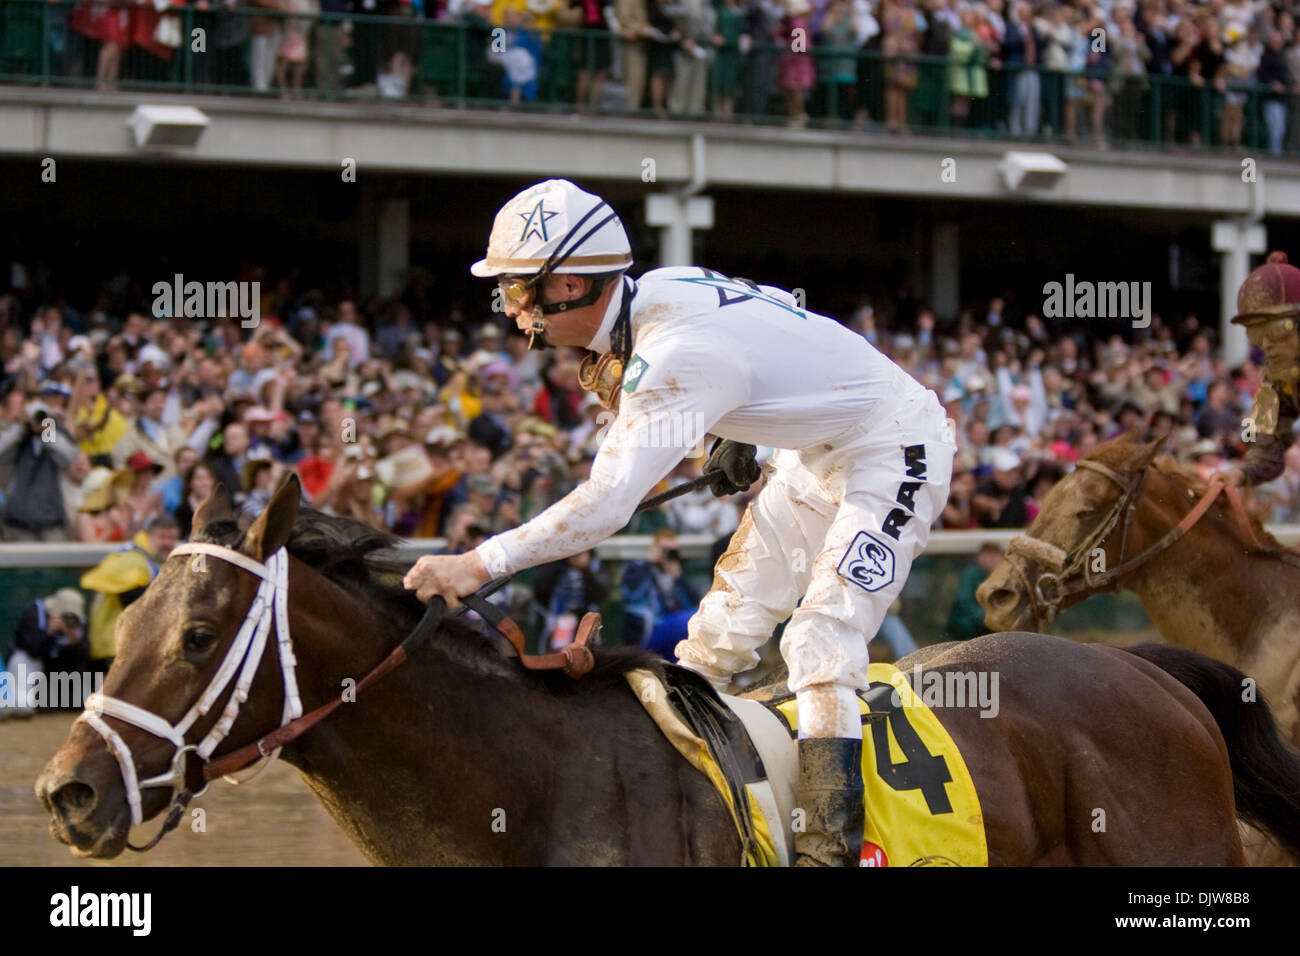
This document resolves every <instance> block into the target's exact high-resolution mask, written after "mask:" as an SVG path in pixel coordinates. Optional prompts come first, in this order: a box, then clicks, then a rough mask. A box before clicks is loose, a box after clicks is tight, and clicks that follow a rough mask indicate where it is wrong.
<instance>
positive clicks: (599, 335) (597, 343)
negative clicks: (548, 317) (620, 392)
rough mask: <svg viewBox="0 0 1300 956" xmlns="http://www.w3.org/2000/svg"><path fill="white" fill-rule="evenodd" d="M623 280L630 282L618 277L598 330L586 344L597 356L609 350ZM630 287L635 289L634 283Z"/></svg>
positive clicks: (620, 302) (621, 298)
mask: <svg viewBox="0 0 1300 956" xmlns="http://www.w3.org/2000/svg"><path fill="white" fill-rule="evenodd" d="M624 279H627V281H628V282H632V280H631V279H630V278H628V277H627V276H619V278H618V285H617V286H616V287H615V288H614V294H613V295H611V296H610V297H609V305H607V306H606V307H605V317H604V318H603V319H601V321H600V328H598V329H597V330H596V334H595V335H594V336H592V339H591V341H590V342H588V343H587V348H589V349H591V351H593V352H595V353H596V354H597V355H603V354H604V353H606V352H608V351H609V349H610V341H609V337H610V334H611V333H612V332H613V331H614V322H615V320H617V319H618V312H619V309H621V308H622V307H623V291H624V287H625V285H626V283H624V281H623V280H624ZM632 287H633V288H636V283H632Z"/></svg>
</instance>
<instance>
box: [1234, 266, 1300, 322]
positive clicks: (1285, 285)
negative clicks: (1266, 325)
mask: <svg viewBox="0 0 1300 956" xmlns="http://www.w3.org/2000/svg"><path fill="white" fill-rule="evenodd" d="M1296 315H1300V269H1297V268H1296V267H1295V266H1293V265H1291V264H1290V263H1289V262H1287V258H1286V253H1285V252H1270V253H1269V254H1268V259H1266V260H1265V262H1264V264H1263V265H1262V266H1260V267H1259V268H1258V269H1256V270H1255V271H1254V272H1252V273H1251V274H1250V275H1248V276H1246V281H1245V282H1243V283H1242V284H1241V288H1240V289H1238V290H1237V314H1236V315H1234V316H1233V317H1232V321H1233V322H1234V323H1236V324H1237V325H1245V326H1251V325H1255V324H1257V323H1262V322H1272V321H1274V320H1276V319H1279V318H1282V317H1284V316H1296Z"/></svg>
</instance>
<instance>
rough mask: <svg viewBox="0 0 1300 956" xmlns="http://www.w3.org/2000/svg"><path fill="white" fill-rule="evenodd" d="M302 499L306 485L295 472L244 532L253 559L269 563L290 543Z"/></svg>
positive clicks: (245, 541) (246, 547) (287, 478)
mask: <svg viewBox="0 0 1300 956" xmlns="http://www.w3.org/2000/svg"><path fill="white" fill-rule="evenodd" d="M301 500H302V486H301V485H299V484H298V476H297V475H295V474H294V473H293V472H290V473H289V475H288V476H287V477H286V478H285V479H284V481H282V482H280V487H279V488H277V489H276V490H275V494H273V495H272V496H271V500H270V501H269V502H268V503H267V505H266V508H265V509H263V511H262V513H261V514H260V515H258V516H257V518H256V519H254V521H253V523H252V524H251V525H249V526H248V531H246V532H245V533H244V550H245V551H247V552H248V555H249V557H251V558H253V559H254V560H257V561H265V560H266V559H267V558H268V557H270V556H271V555H273V554H275V552H277V551H279V550H280V549H281V548H283V547H284V546H285V545H286V544H288V543H289V536H290V535H292V534H293V524H294V522H295V521H297V520H298V502H299V501H301Z"/></svg>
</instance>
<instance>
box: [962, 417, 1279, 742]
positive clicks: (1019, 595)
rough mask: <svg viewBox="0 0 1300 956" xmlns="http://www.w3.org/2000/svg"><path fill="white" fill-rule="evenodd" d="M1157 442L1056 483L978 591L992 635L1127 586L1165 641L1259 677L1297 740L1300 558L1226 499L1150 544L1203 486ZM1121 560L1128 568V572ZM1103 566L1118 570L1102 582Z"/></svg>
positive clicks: (1030, 626)
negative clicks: (1066, 574) (1175, 535)
mask: <svg viewBox="0 0 1300 956" xmlns="http://www.w3.org/2000/svg"><path fill="white" fill-rule="evenodd" d="M1160 446H1161V443H1160V442H1159V441H1156V442H1153V443H1150V444H1142V443H1140V442H1138V441H1136V440H1135V439H1134V437H1133V436H1131V435H1125V436H1121V437H1120V438H1116V439H1114V440H1112V441H1109V442H1106V443H1105V444H1103V445H1100V446H1099V447H1098V448H1097V449H1096V451H1094V452H1093V454H1092V455H1090V456H1088V458H1087V459H1085V461H1084V463H1082V467H1080V468H1078V469H1076V470H1075V471H1074V472H1072V473H1071V474H1069V475H1068V476H1066V477H1065V478H1064V479H1063V480H1062V481H1060V482H1059V483H1057V485H1056V487H1054V488H1053V489H1052V491H1051V492H1050V493H1049V494H1048V496H1047V498H1046V499H1045V500H1044V501H1043V507H1042V511H1041V512H1040V514H1039V515H1038V518H1037V519H1036V520H1035V521H1034V523H1033V524H1032V525H1030V526H1029V529H1028V530H1027V532H1026V536H1025V537H1026V538H1027V539H1028V540H1027V541H1026V540H1024V539H1018V540H1017V541H1016V542H1015V543H1013V544H1012V546H1011V548H1010V553H1009V554H1008V555H1007V556H1006V557H1005V558H1004V559H1003V560H1002V563H1001V564H1000V565H999V566H998V567H997V568H995V569H994V571H993V573H992V574H991V575H989V578H988V580H986V581H985V582H984V583H983V584H982V585H981V586H980V588H979V591H978V592H977V597H978V599H979V602H980V604H981V605H983V607H984V611H985V618H984V620H985V622H986V624H987V625H988V627H989V628H990V629H992V630H999V631H1001V630H1007V631H1009V630H1041V629H1043V628H1045V627H1046V626H1047V625H1048V624H1049V623H1050V618H1051V617H1052V616H1053V615H1054V614H1055V613H1056V611H1059V610H1064V609H1065V608H1068V607H1071V606H1073V605H1074V604H1077V603H1078V602H1080V601H1082V600H1084V599H1085V598H1087V597H1089V596H1090V595H1092V594H1096V593H1098V592H1099V591H1102V590H1114V589H1116V588H1126V589H1128V590H1130V591H1132V592H1133V593H1135V594H1136V595H1137V596H1138V598H1139V599H1141V601H1142V606H1143V607H1144V608H1145V609H1146V612H1147V614H1148V615H1149V616H1150V618H1151V621H1152V623H1153V624H1154V625H1155V626H1156V629H1157V630H1158V631H1159V632H1160V635H1161V636H1162V637H1163V638H1164V639H1165V640H1166V641H1168V642H1169V643H1171V644H1176V645H1178V646H1179V647H1186V648H1190V649H1191V650H1195V651H1200V652H1201V653H1203V654H1208V655H1210V656H1211V657H1214V658H1216V659H1218V660H1221V661H1223V662H1224V663H1227V664H1231V665H1232V666H1234V667H1237V668H1239V669H1241V670H1243V671H1245V672H1246V673H1247V674H1248V675H1250V676H1251V677H1252V678H1254V679H1255V680H1256V681H1258V684H1259V688H1260V690H1262V691H1263V693H1264V696H1265V697H1267V699H1268V700H1269V701H1270V702H1271V703H1272V705H1273V707H1274V711H1275V714H1276V718H1277V722H1278V724H1279V726H1280V727H1281V729H1282V732H1283V734H1284V735H1285V736H1286V737H1287V738H1288V739H1289V740H1290V741H1291V743H1292V744H1293V745H1297V746H1300V641H1297V640H1296V634H1297V633H1300V558H1298V557H1297V555H1295V554H1294V553H1292V552H1288V551H1286V550H1285V549H1283V548H1282V546H1281V545H1279V544H1278V542H1277V541H1276V540H1275V539H1274V538H1273V537H1272V536H1271V535H1269V534H1268V533H1267V532H1266V531H1265V530H1264V529H1263V528H1262V527H1261V526H1260V525H1259V523H1258V522H1257V521H1255V520H1254V519H1253V518H1252V519H1250V524H1251V528H1250V530H1249V531H1247V530H1246V528H1244V527H1243V524H1242V519H1241V516H1239V515H1238V514H1237V513H1236V512H1235V511H1234V510H1233V509H1232V508H1231V507H1230V506H1229V504H1228V501H1227V500H1226V498H1225V497H1223V496H1220V497H1219V498H1218V499H1216V500H1215V501H1214V503H1213V505H1211V506H1210V508H1209V510H1207V511H1206V512H1205V514H1204V516H1203V517H1201V518H1200V519H1199V520H1198V521H1196V522H1195V524H1193V525H1192V526H1191V527H1190V529H1189V530H1188V531H1187V532H1186V534H1184V535H1183V536H1182V537H1181V538H1179V539H1178V540H1176V541H1174V542H1173V543H1172V544H1170V545H1168V546H1167V547H1165V548H1163V549H1160V550H1157V549H1156V547H1155V546H1156V545H1157V544H1158V543H1159V542H1161V540H1162V539H1163V538H1165V536H1166V535H1168V534H1169V532H1170V530H1171V529H1173V528H1175V527H1176V526H1177V525H1178V524H1179V523H1180V522H1181V521H1183V519H1184V518H1186V517H1187V515H1188V512H1190V511H1191V510H1192V509H1193V507H1194V506H1195V505H1196V504H1197V503H1198V501H1199V499H1200V498H1201V497H1202V496H1203V495H1204V494H1205V492H1206V486H1205V484H1204V482H1202V481H1201V480H1200V479H1199V478H1197V476H1196V475H1195V474H1194V473H1192V472H1190V471H1188V470H1187V469H1184V468H1181V467H1179V466H1178V465H1177V464H1175V463H1174V462H1173V461H1171V460H1170V459H1168V458H1160V459H1156V458H1155V456H1156V454H1157V452H1158V451H1159V450H1160ZM1098 532H1104V533H1102V534H1100V535H1099V534H1098ZM1252 533H1253V536H1254V537H1255V539H1257V540H1258V541H1259V542H1260V543H1262V544H1263V545H1264V547H1263V548H1258V547H1256V546H1255V544H1254V543H1253V542H1252V541H1251V540H1250V537H1251V535H1252ZM1043 545H1046V547H1043ZM1098 548H1100V549H1101V554H1097V553H1096V549H1098ZM1148 550H1150V556H1149V557H1148V558H1146V559H1145V560H1137V559H1139V558H1140V557H1141V556H1142V555H1143V554H1144V553H1145V552H1147V551H1148ZM1061 556H1064V557H1061ZM1054 558H1055V560H1053V559H1054ZM1125 562H1133V566H1132V567H1131V568H1129V569H1128V570H1123V565H1124V564H1125ZM1062 564H1064V565H1067V566H1068V565H1073V564H1078V566H1079V567H1078V573H1076V574H1074V575H1072V576H1070V579H1069V580H1065V579H1063V575H1062V574H1061V573H1060V572H1061V566H1060V565H1062ZM1105 569H1110V570H1111V573H1112V575H1113V576H1112V577H1110V578H1108V579H1106V580H1104V581H1100V582H1099V579H1100V578H1101V577H1102V575H1103V574H1104V572H1105ZM1117 570H1118V571H1119V572H1120V573H1118V574H1116V573H1115V572H1116V571H1117ZM1085 571H1086V572H1089V573H1087V574H1085ZM1045 579H1046V580H1045ZM1044 584H1046V585H1047V587H1046V588H1044V587H1043V585H1044Z"/></svg>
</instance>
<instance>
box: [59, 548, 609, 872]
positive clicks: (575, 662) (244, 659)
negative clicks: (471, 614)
mask: <svg viewBox="0 0 1300 956" xmlns="http://www.w3.org/2000/svg"><path fill="white" fill-rule="evenodd" d="M184 554H195V555H201V556H211V557H214V558H218V559H220V560H222V561H225V562H227V563H229V564H231V565H234V566H235V567H238V568H241V569H242V570H244V571H247V572H249V573H250V574H254V575H257V576H258V577H259V578H261V582H260V583H259V585H258V589H257V594H256V595H255V596H254V598H253V603H252V604H251V605H250V606H249V609H248V613H247V614H246V615H245V616H244V623H243V625H242V626H241V627H240V629H239V631H238V633H237V634H236V635H235V639H234V640H233V641H232V642H231V645H230V649H229V650H228V651H227V652H226V656H225V658H224V659H223V660H222V662H221V664H220V666H219V667H218V668H217V671H216V673H215V674H214V675H213V676H212V680H211V681H209V683H208V686H207V688H206V689H205V690H204V692H203V693H202V694H201V695H200V696H199V699H198V700H197V701H196V702H195V703H194V704H193V705H192V706H191V707H190V709H189V710H188V711H187V712H186V714H185V716H184V717H183V718H181V720H180V721H179V722H178V723H176V724H170V723H168V722H167V720H166V719H165V718H163V717H160V716H158V715H157V714H155V713H153V712H152V711H148V710H145V709H144V708H143V707H138V706H136V705H135V704H131V703H128V702H127V701H124V700H121V699H119V698H116V697H109V696H107V695H104V694H100V693H96V694H92V695H91V696H90V697H89V698H87V700H86V707H85V710H84V711H83V712H82V713H81V714H80V716H78V718H77V720H83V721H85V722H86V723H87V724H89V725H90V727H91V728H93V729H94V730H95V731H96V732H97V733H98V734H99V735H100V736H101V737H103V738H104V741H105V743H106V744H108V747H109V749H110V750H111V751H112V753H113V756H114V757H115V758H116V759H117V763H118V767H119V769H120V771H121V774H122V782H123V784H124V786H125V789H126V795H127V803H128V805H129V806H130V808H131V823H132V825H133V826H138V825H139V824H140V823H141V822H142V819H143V817H142V811H141V804H142V799H141V791H143V790H147V789H152V788H157V787H169V788H171V790H172V800H171V804H170V805H169V806H168V808H167V815H166V817H165V819H164V821H163V825H162V828H161V829H160V830H159V831H158V833H157V835H155V836H154V838H153V839H152V840H150V841H149V842H148V843H146V844H145V845H144V846H135V845H134V844H132V843H129V842H128V843H127V847H128V848H129V849H131V850H134V851H135V852H137V853H143V852H145V851H146V850H150V849H152V848H153V847H155V846H157V845H158V842H159V841H160V840H162V838H163V837H164V836H166V835H167V833H169V832H170V831H171V830H173V829H175V828H176V826H177V825H178V824H179V823H180V821H181V816H182V815H183V814H184V812H185V808H186V806H188V804H189V802H190V801H191V800H192V799H193V798H194V797H196V796H200V795H202V794H203V793H204V792H205V791H206V790H207V788H208V783H210V782H211V781H213V780H215V779H217V778H218V777H223V778H225V779H226V780H228V781H230V782H231V783H246V782H248V781H250V780H252V779H253V777H256V776H258V775H260V774H261V773H262V772H263V771H264V770H265V769H266V768H267V767H269V766H270V765H271V763H272V762H274V760H275V759H276V757H278V756H279V754H280V750H281V748H283V747H284V746H285V744H288V743H291V742H293V741H294V740H297V739H298V738H299V737H301V736H302V735H303V734H305V733H306V732H307V731H308V730H310V729H311V728H312V727H314V726H316V725H317V724H319V723H320V722H321V721H323V720H324V719H325V718H326V717H328V716H329V715H330V714H332V713H333V712H334V711H335V710H336V709H337V708H338V707H339V705H340V704H342V703H343V702H344V698H343V697H342V695H340V696H338V697H336V698H335V699H334V700H331V701H329V702H328V703H326V704H322V705H321V706H320V707H317V708H315V709H314V710H312V711H310V712H308V713H306V714H304V713H303V710H302V701H301V698H300V697H299V695H298V683H297V677H296V673H295V666H296V664H297V659H296V658H295V657H294V654H293V643H292V640H291V637H290V634H289V614H288V595H289V578H288V570H289V553H288V551H287V550H285V549H284V548H280V549H279V550H277V551H276V552H275V553H274V554H272V555H271V556H270V557H269V558H268V559H267V560H266V562H265V563H262V562H260V561H255V560H253V559H252V558H250V557H248V556H247V555H244V554H240V553H239V552H238V551H236V550H234V549H233V548H228V547H225V546H224V545H219V544H211V543H207V542H191V543H188V544H182V545H178V546H177V547H176V548H174V549H173V550H172V552H171V554H170V555H168V558H169V559H170V558H171V557H173V556H176V555H184ZM509 581H510V577H503V578H498V579H497V580H495V581H491V582H489V583H488V584H486V585H484V586H483V587H482V588H480V589H479V590H478V591H477V592H476V593H475V594H472V595H468V596H466V597H464V598H462V604H461V606H460V607H459V608H457V609H456V610H455V611H453V612H451V614H450V615H448V613H447V607H446V605H445V604H444V603H443V602H442V601H430V602H429V605H428V607H427V608H426V609H425V611H424V614H423V615H422V616H421V618H420V620H419V622H418V623H417V624H416V625H415V627H414V628H412V630H411V632H410V633H409V634H408V635H407V636H406V638H405V639H404V640H403V641H402V643H401V644H399V645H398V646H397V647H395V648H393V650H392V651H391V652H390V653H389V654H388V656H387V657H385V658H384V659H383V660H382V661H380V662H379V663H378V664H377V665H376V666H375V667H374V668H373V669H372V670H371V671H370V672H369V673H368V674H366V675H365V677H363V678H361V680H360V681H359V682H358V683H357V685H356V691H357V692H358V693H359V692H360V691H362V690H364V689H366V688H367V687H369V686H371V685H372V684H374V683H376V682H377V681H379V680H380V679H382V678H383V677H385V676H387V675H388V674H389V673H391V672H392V671H394V670H395V669H396V668H397V667H398V666H399V665H400V664H401V663H402V662H403V661H405V660H406V659H407V657H408V656H409V655H410V653H411V652H412V651H413V650H414V649H415V647H416V646H417V645H419V644H420V642H422V641H424V640H426V639H427V638H429V637H431V636H432V635H433V633H434V632H435V631H436V630H437V629H438V625H439V624H441V623H442V621H443V619H444V618H446V617H448V616H451V617H456V616H459V615H462V614H464V613H465V612H466V611H467V610H474V611H476V612H477V613H479V614H480V615H481V616H482V617H483V618H484V619H485V620H487V621H488V622H489V623H490V624H491V625H492V626H493V627H494V628H496V630H497V631H498V632H499V633H500V634H502V635H503V636H504V637H505V638H506V640H507V641H508V642H509V644H510V647H511V648H512V650H513V652H514V653H515V654H516V655H517V656H518V657H519V660H520V663H521V664H522V665H523V666H524V667H526V668H528V669H529V670H562V671H564V673H565V674H567V675H568V676H570V677H574V678H577V677H581V676H582V675H583V674H586V673H587V672H588V671H590V670H591V669H592V667H593V666H594V665H595V659H594V657H593V655H592V652H591V649H590V648H589V647H588V646H587V645H588V643H589V642H590V641H591V639H592V638H593V637H595V636H596V635H597V634H598V633H599V630H600V615H599V614H597V613H594V612H593V613H590V614H587V615H586V616H584V617H583V619H582V622H581V623H580V625H579V627H578V632H577V635H576V636H575V638H574V640H573V642H572V643H571V644H569V645H567V646H565V647H564V648H563V649H562V650H561V651H558V652H556V653H553V654H526V653H524V635H523V632H522V631H521V630H520V629H519V626H518V625H517V624H515V623H514V621H512V620H510V618H508V617H507V616H506V615H505V613H504V612H502V611H500V610H498V609H497V608H494V607H493V606H492V605H490V604H488V603H487V600H486V599H487V598H488V597H490V596H491V595H492V594H495V593H496V592H497V591H499V590H500V589H501V588H503V587H505V585H506V584H508V583H509ZM272 624H274V626H275V629H276V648H277V652H278V656H279V660H280V668H281V673H282V675H283V680H284V709H283V712H282V715H281V723H280V726H279V727H278V728H276V729H275V730H273V731H271V732H270V733H268V734H265V735H263V736H262V737H260V738H258V739H257V740H256V741H254V742H253V743H251V744H247V745H246V746H243V747H240V748H238V749H237V750H233V751H231V752H230V753H228V754H224V755H222V756H221V757H218V758H216V759H211V756H212V753H213V751H215V750H216V748H217V747H218V746H219V745H220V743H221V741H222V740H224V739H225V737H226V735H227V734H228V733H229V732H230V728H231V727H232V726H233V725H234V723H235V720H236V718H237V717H238V716H239V710H240V707H241V706H242V704H243V703H244V702H245V701H246V700H247V699H248V694H249V689H250V687H251V686H252V682H253V676H254V674H255V672H256V671H257V667H258V664H259V663H260V662H261V659H262V656H263V651H264V650H265V648H266V639H267V635H268V633H269V632H270V629H271V626H272ZM236 672H238V673H239V680H238V681H237V682H236V684H235V688H234V691H233V693H232V694H231V695H230V699H229V700H228V701H227V703H226V706H225V709H224V710H223V712H222V714H221V717H220V719H219V720H218V721H217V723H216V724H215V725H214V726H213V728H212V729H211V730H210V731H209V732H208V734H207V736H206V737H204V739H203V740H202V741H201V742H200V743H198V744H191V743H189V742H187V740H186V739H185V735H186V732H187V731H188V730H189V729H190V728H191V727H192V726H193V724H194V723H195V721H197V720H198V718H200V717H202V716H203V715H205V714H207V713H208V712H209V711H210V710H211V709H212V707H213V706H214V705H215V703H216V700H217V698H218V697H220V696H221V693H222V692H223V691H224V690H225V689H226V688H227V687H228V686H229V684H230V681H231V679H232V678H233V677H234V675H235V673H236ZM105 715H106V716H109V717H115V718H117V719H118V720H121V721H122V722H123V723H127V724H130V725H131V726H133V727H137V728H139V729H140V730H144V731H146V732H147V733H150V734H152V735H153V736H155V737H158V738H160V739H163V740H167V741H169V742H170V743H171V744H172V746H173V747H175V748H176V750H175V753H174V754H173V756H172V764H171V768H170V770H168V771H167V772H165V773H161V774H158V775H157V776H154V777H149V778H148V779H145V780H140V779H139V777H138V774H137V773H136V769H135V759H134V756H133V755H132V753H131V748H130V747H129V746H128V745H127V743H126V741H124V740H123V739H122V737H121V735H120V734H118V733H117V732H116V731H114V730H113V729H112V728H111V727H109V726H108V724H107V723H105V722H104V720H103V716H105ZM191 754H193V755H195V756H196V757H198V758H199V759H200V760H202V761H203V767H202V779H203V785H202V786H201V787H200V788H199V789H198V790H197V791H191V790H190V789H189V788H188V782H187V781H188V773H187V771H188V758H189V756H190V755H191ZM259 760H265V763H263V764H262V766H261V767H259V768H258V769H257V770H256V771H255V772H254V773H253V774H252V775H251V776H246V777H244V778H243V779H242V780H241V779H236V778H234V777H232V776H231V774H233V773H234V772H235V771H237V770H240V769H242V768H244V767H247V766H248V765H249V764H252V763H254V762H256V761H259Z"/></svg>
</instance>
